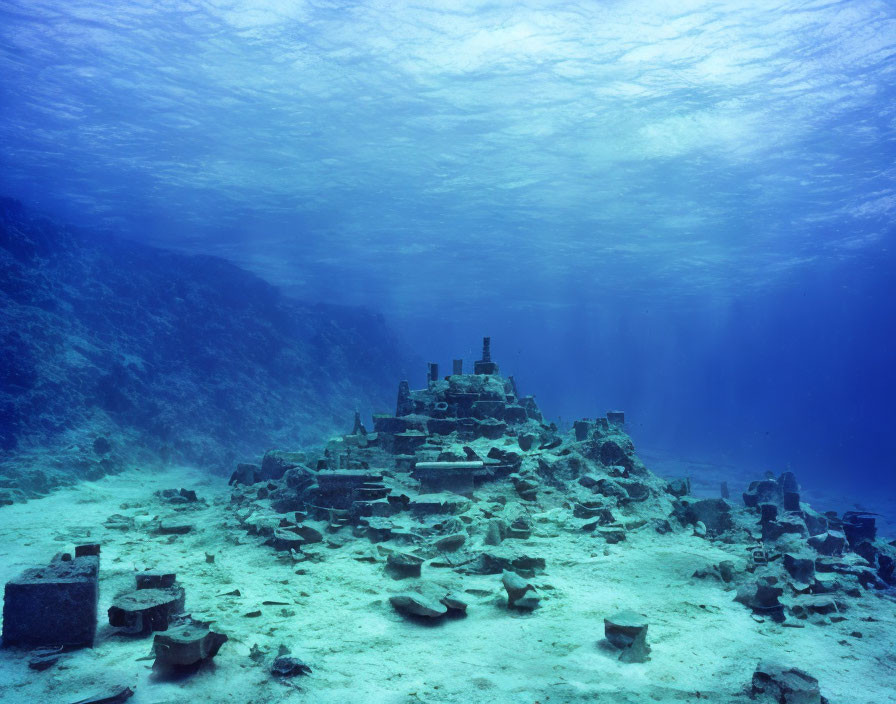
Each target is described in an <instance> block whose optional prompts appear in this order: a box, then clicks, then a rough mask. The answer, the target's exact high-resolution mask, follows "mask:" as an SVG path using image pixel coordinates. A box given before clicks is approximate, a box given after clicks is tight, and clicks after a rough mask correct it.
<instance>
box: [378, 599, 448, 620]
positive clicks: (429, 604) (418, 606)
mask: <svg viewBox="0 0 896 704" xmlns="http://www.w3.org/2000/svg"><path fill="white" fill-rule="evenodd" d="M389 603H390V604H392V608H393V609H395V610H396V611H397V612H398V613H400V614H403V615H405V616H422V617H425V618H439V617H440V616H444V615H445V614H446V613H448V607H447V606H446V605H445V604H443V603H441V602H439V601H433V600H432V599H429V598H428V597H425V596H423V595H421V594H396V595H395V596H391V597H389Z"/></svg>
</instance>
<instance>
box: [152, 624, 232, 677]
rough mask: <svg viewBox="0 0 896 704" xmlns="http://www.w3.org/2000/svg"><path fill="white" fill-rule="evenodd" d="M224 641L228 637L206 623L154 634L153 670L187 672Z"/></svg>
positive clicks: (216, 649) (209, 655) (199, 663)
mask: <svg viewBox="0 0 896 704" xmlns="http://www.w3.org/2000/svg"><path fill="white" fill-rule="evenodd" d="M226 642H227V636H226V635H224V634H223V633H218V632H216V631H213V630H212V629H211V628H209V624H206V623H202V622H199V621H190V622H188V623H185V624H183V625H181V626H177V627H175V628H171V629H169V630H168V631H166V632H164V633H156V635H155V638H154V640H153V654H154V655H155V661H154V662H153V666H152V667H153V670H159V671H162V672H177V671H190V670H193V669H195V668H198V667H199V666H201V665H202V664H203V663H204V662H207V661H208V660H210V659H211V658H213V657H214V656H215V655H217V654H218V651H219V650H220V649H221V646H222V645H223V644H224V643H226Z"/></svg>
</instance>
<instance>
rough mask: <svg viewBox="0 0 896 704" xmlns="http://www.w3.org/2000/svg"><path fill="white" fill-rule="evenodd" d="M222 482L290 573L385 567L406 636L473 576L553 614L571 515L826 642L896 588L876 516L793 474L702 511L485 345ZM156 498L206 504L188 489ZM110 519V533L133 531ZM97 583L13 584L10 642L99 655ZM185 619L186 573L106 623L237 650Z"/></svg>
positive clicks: (161, 638) (167, 664)
mask: <svg viewBox="0 0 896 704" xmlns="http://www.w3.org/2000/svg"><path fill="white" fill-rule="evenodd" d="M230 484H231V485H232V490H231V502H230V506H229V508H228V510H229V511H230V512H231V514H232V516H233V518H234V519H235V523H236V524H237V525H238V526H240V527H241V528H242V529H244V530H245V531H246V532H247V533H248V534H250V535H251V536H254V537H255V539H256V540H257V541H258V543H259V544H262V545H264V546H267V547H266V549H271V550H275V551H278V552H279V553H280V555H281V556H282V557H283V558H284V559H286V560H290V561H292V562H294V563H296V564H299V563H314V562H320V561H323V560H326V554H327V550H328V549H338V548H340V547H342V546H344V545H346V544H347V543H349V542H354V543H356V544H357V545H358V546H360V547H361V548H362V550H363V549H367V550H369V551H370V561H371V562H382V563H383V577H384V580H397V581H399V582H400V583H401V585H402V587H405V589H404V591H403V592H400V593H397V594H392V595H391V596H390V597H389V599H388V602H389V604H390V605H391V608H393V609H394V610H395V611H397V612H398V613H400V614H401V615H402V616H403V617H405V618H408V619H410V620H412V621H413V620H417V621H421V620H422V621H427V622H429V621H432V620H434V619H443V618H450V617H452V616H460V615H463V614H465V613H466V612H467V610H468V604H467V599H466V596H465V593H464V592H463V590H458V589H456V588H454V589H452V588H449V587H448V586H446V584H448V583H449V582H450V583H451V584H455V585H456V584H457V581H458V580H463V578H464V576H465V575H495V580H496V584H501V585H502V586H503V589H504V591H505V592H506V594H507V600H506V606H507V608H508V609H513V610H514V611H517V612H525V613H531V614H533V617H538V613H539V612H538V609H539V607H540V605H541V603H542V601H543V600H544V599H550V598H552V595H551V594H550V593H549V592H545V591H543V589H542V585H541V584H540V582H539V577H540V576H541V575H543V574H544V573H545V572H549V570H550V564H549V563H548V561H547V560H546V559H545V557H544V556H542V555H539V554H537V553H536V552H534V551H533V550H534V549H533V547H532V545H533V542H534V541H530V540H529V539H530V538H531V537H532V536H533V535H537V534H538V531H539V530H540V527H539V525H538V524H537V522H536V520H535V519H534V518H533V513H537V514H545V513H546V512H553V514H554V515H555V516H559V517H560V518H558V520H557V521H556V523H558V525H560V529H561V530H565V531H568V532H572V533H577V534H579V535H586V536H590V537H592V538H593V539H594V540H596V541H598V542H599V543H605V544H618V543H624V542H625V541H626V540H627V539H628V537H629V536H631V535H632V534H634V533H636V532H644V531H647V532H649V533H650V534H651V535H653V536H655V538H656V540H659V541H662V540H663V539H664V538H663V536H666V535H669V534H672V533H682V532H684V533H686V534H689V535H693V536H694V539H701V540H707V541H712V542H713V543H714V545H715V547H716V548H719V549H722V550H725V551H727V552H729V553H730V554H731V559H730V560H723V561H721V562H719V563H717V564H707V565H706V566H705V567H704V568H702V569H699V570H697V571H696V572H695V573H694V575H693V578H694V579H705V580H713V581H715V582H717V583H718V585H719V588H720V589H724V590H727V591H730V592H731V594H732V600H734V601H736V602H739V603H740V604H743V606H744V607H746V608H748V609H750V611H751V613H752V616H753V618H754V619H755V620H756V621H759V622H769V623H779V624H783V625H790V626H794V625H796V626H802V625H810V626H812V627H824V626H825V625H827V624H831V623H834V622H838V621H843V620H846V619H849V618H850V610H851V609H852V607H853V606H854V605H855V604H856V603H858V602H860V601H861V600H863V599H867V598H874V597H875V596H877V595H880V596H883V597H887V596H888V595H890V594H892V589H893V587H894V586H896V542H888V541H886V540H882V539H881V538H880V537H879V536H878V535H877V531H876V525H875V517H874V516H873V515H871V514H867V513H861V512H854V511H848V512H846V513H844V514H842V515H840V514H838V513H836V512H827V513H823V514H822V513H818V512H816V511H814V510H813V509H812V508H811V507H810V506H809V505H808V504H806V503H805V502H803V501H802V500H801V496H800V487H799V485H798V483H797V481H796V478H795V477H794V475H793V474H792V473H790V472H785V473H784V474H782V475H780V476H779V477H775V476H773V475H768V476H767V477H765V478H763V479H760V480H757V481H755V482H753V483H751V484H750V486H749V487H748V489H747V491H746V492H745V493H744V494H743V497H742V498H743V501H742V503H740V502H735V501H732V500H731V498H730V496H729V490H728V487H727V485H725V486H723V488H722V492H721V496H719V497H709V498H707V497H702V498H701V497H695V496H692V495H691V492H690V483H689V481H688V480H687V479H672V480H666V479H662V478H660V477H658V476H656V475H654V474H653V473H651V472H650V471H648V469H647V468H646V467H645V466H644V465H643V463H642V462H641V460H640V459H639V458H638V456H637V455H636V454H635V448H634V444H633V443H632V440H631V438H630V437H629V436H628V434H627V433H626V432H625V415H624V414H623V413H622V412H621V411H609V412H607V413H606V415H604V416H602V417H599V418H596V419H587V418H586V419H581V420H577V421H575V423H573V425H572V427H571V428H570V429H569V430H561V429H559V428H558V427H557V426H556V425H555V424H553V423H546V422H545V421H544V417H543V415H542V413H541V411H540V410H539V408H538V405H537V403H536V401H535V399H534V397H532V396H522V395H520V393H519V391H518V389H517V385H516V382H515V381H514V379H513V377H506V378H505V377H504V376H502V375H501V374H500V370H499V367H498V364H497V363H496V362H494V361H493V360H492V358H491V346H490V340H489V338H485V339H484V341H483V350H482V356H481V359H479V360H476V361H475V362H474V364H473V371H472V373H464V364H463V361H462V360H453V364H452V373H451V374H450V375H447V376H444V377H440V376H439V368H438V365H437V364H435V363H431V364H429V366H428V378H427V384H426V386H425V387H424V388H422V389H414V390H412V389H411V388H410V385H409V384H408V382H407V381H402V382H401V383H400V384H399V386H398V393H397V399H396V407H395V411H394V413H388V414H387V413H383V414H377V415H374V417H373V425H372V427H371V428H370V429H368V428H367V427H366V426H365V425H364V423H363V422H362V419H361V417H360V414H357V413H356V414H355V418H354V422H353V424H352V429H351V432H349V433H346V434H345V435H340V436H337V437H335V438H332V439H330V441H329V442H328V443H327V444H326V446H325V447H324V448H322V449H321V450H320V451H316V452H313V453H312V452H300V451H282V450H275V451H270V452H267V453H266V454H265V455H264V457H263V458H262V460H261V462H260V463H259V464H250V463H244V464H240V465H238V466H237V468H236V471H234V473H233V475H232V476H231V478H230ZM158 498H159V499H160V500H164V501H166V502H168V503H171V504H177V505H183V506H186V507H189V506H190V505H193V504H196V503H197V497H196V496H195V493H193V492H189V491H187V490H181V491H180V492H177V491H173V490H172V491H168V492H162V493H161V494H160V495H159V496H158ZM112 519H116V520H115V521H114V522H113V524H109V523H108V522H107V527H114V528H115V529H121V530H129V529H131V528H132V527H133V526H130V525H129V524H128V523H127V520H125V519H124V517H121V516H113V517H110V521H112ZM156 530H157V532H158V533H159V534H163V535H166V534H167V535H177V534H180V533H183V532H187V531H189V530H190V525H189V524H181V523H176V524H175V523H166V522H165V521H162V522H161V523H160V524H159V525H158V526H157V528H156ZM208 557H209V556H207V558H208ZM98 567H99V546H83V547H81V548H79V549H78V552H77V553H76V556H75V557H74V558H72V557H71V556H60V557H58V558H57V559H56V560H54V562H53V563H52V564H51V565H50V566H49V567H48V568H45V569H40V570H30V571H27V572H26V573H25V574H23V575H22V577H20V578H19V579H17V580H13V581H12V582H10V583H9V584H7V587H6V603H5V611H4V624H3V625H4V632H3V640H4V644H5V645H8V646H15V647H43V646H51V645H56V644H59V643H62V644H65V645H66V647H79V646H89V645H91V643H92V642H93V634H94V631H95V627H96V618H97V617H96V588H97V587H96V584H97V573H98ZM301 569H305V568H304V567H303V568H301ZM307 569H313V564H309V565H308V567H307ZM449 574H450V575H453V577H452V579H451V580H447V579H444V578H443V577H444V575H449ZM387 583H388V582H387ZM68 585H71V586H68ZM72 590H75V591H72ZM77 590H81V591H77ZM76 592H77V593H76ZM32 603H33V604H39V605H40V608H37V606H32V605H31V604H32ZM63 603H64V604H66V605H69V604H70V605H72V609H71V619H72V621H71V623H70V624H69V622H68V621H61V620H59V619H55V620H54V619H53V618H52V616H48V617H46V618H45V617H44V616H37V615H33V614H52V610H53V609H54V608H55V607H56V606H58V605H59V604H63ZM183 608H184V590H183V588H181V587H180V586H179V585H178V583H177V582H176V578H175V575H174V574H170V573H164V572H149V573H143V574H140V575H138V576H137V583H136V589H134V590H132V591H130V592H126V593H124V594H120V595H118V597H116V599H115V600H114V602H113V605H112V608H110V609H109V614H108V615H109V621H110V624H111V625H113V626H115V627H118V628H120V629H121V630H122V632H126V633H130V634H134V635H140V636H144V637H148V636H150V635H152V636H153V638H154V653H155V656H156V664H155V667H156V668H157V669H163V670H164V669H171V668H174V669H183V668H187V669H189V668H195V667H198V666H199V665H200V664H201V663H202V662H205V661H207V660H209V659H210V658H212V657H214V655H215V654H216V653H217V651H218V648H220V647H221V644H222V643H223V642H225V641H226V639H227V638H226V636H225V635H223V634H219V633H215V632H214V631H212V630H210V628H209V625H208V624H205V623H202V622H197V621H193V620H192V619H190V617H189V616H187V615H185V614H183ZM635 608H636V605H632V607H631V609H626V610H624V611H621V612H619V613H616V614H607V615H606V616H605V619H604V631H605V636H606V637H605V639H604V641H602V647H603V648H604V649H605V650H606V651H607V652H608V653H611V654H612V656H613V657H615V658H618V659H619V660H620V661H621V662H625V663H637V662H643V661H645V660H647V659H649V658H650V657H652V656H651V655H650V652H651V649H650V646H649V643H648V635H647V634H648V626H649V615H645V614H641V613H638V612H637V611H635V610H633V609H635ZM259 614H260V612H259ZM650 632H651V633H653V631H652V630H651V631H650ZM54 657H55V656H54ZM38 660H39V658H38ZM41 662H43V661H41ZM271 672H272V675H273V676H275V677H289V676H293V675H294V674H307V673H308V672H310V668H309V667H308V666H307V665H306V664H305V663H303V662H302V661H301V660H299V659H297V658H295V657H292V656H290V655H288V653H281V655H280V657H278V658H277V662H275V664H274V666H273V667H272V670H271ZM738 696H739V695H738ZM744 696H747V697H748V698H750V699H751V700H753V701H760V702H763V701H764V702H775V703H780V702H785V703H786V702H791V703H793V702H800V703H802V704H822V702H824V701H825V700H824V698H823V697H822V696H821V694H820V692H819V688H818V683H817V680H815V679H814V678H812V677H811V676H810V675H808V674H807V673H805V672H803V671H802V670H799V669H797V668H794V667H792V665H791V664H778V663H769V662H765V663H762V664H761V665H760V666H759V668H758V669H757V670H756V671H755V673H754V674H753V681H752V685H751V689H749V690H745V692H744Z"/></svg>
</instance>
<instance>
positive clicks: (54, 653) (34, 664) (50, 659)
mask: <svg viewBox="0 0 896 704" xmlns="http://www.w3.org/2000/svg"><path fill="white" fill-rule="evenodd" d="M61 657H62V646H61V645H60V646H58V647H56V648H41V649H38V650H35V651H33V652H32V653H31V659H30V660H28V667H29V668H31V669H32V670H37V671H38V672H43V671H44V670H48V669H50V668H51V667H53V665H55V664H56V663H57V662H59V658H61Z"/></svg>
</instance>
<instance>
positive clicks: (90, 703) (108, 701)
mask: <svg viewBox="0 0 896 704" xmlns="http://www.w3.org/2000/svg"><path fill="white" fill-rule="evenodd" d="M133 696H134V690H133V689H131V688H130V687H120V688H118V689H114V690H112V691H110V692H104V693H102V694H97V695H95V696H92V697H87V699H79V700H78V701H76V702H74V704H121V703H122V702H126V701H127V700H128V699H130V698H131V697H133Z"/></svg>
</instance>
